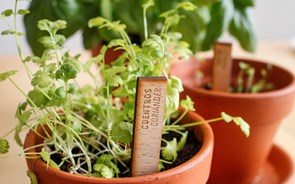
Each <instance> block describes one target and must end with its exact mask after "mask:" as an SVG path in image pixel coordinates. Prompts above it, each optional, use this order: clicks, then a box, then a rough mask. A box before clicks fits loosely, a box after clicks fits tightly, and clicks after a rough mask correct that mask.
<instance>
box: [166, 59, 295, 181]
mask: <svg viewBox="0 0 295 184" xmlns="http://www.w3.org/2000/svg"><path fill="white" fill-rule="evenodd" d="M269 65H270V64H269V63H266V62H265V61H257V60H254V59H242V58H233V65H232V73H231V85H232V86H233V87H236V86H240V87H238V88H237V89H236V90H234V91H235V92H230V90H229V91H228V92H223V91H215V90H210V89H208V86H207V84H208V82H212V72H213V69H212V68H213V59H211V58H208V59H204V60H202V59H201V60H199V59H196V58H192V59H190V60H189V61H188V62H182V63H178V64H176V65H175V66H173V68H172V70H171V74H173V75H176V76H178V77H179V78H180V79H181V80H182V81H183V85H184V92H183V93H182V95H184V96H185V95H189V96H190V97H191V98H192V100H193V101H194V102H196V103H197V104H196V108H198V112H199V113H200V114H202V116H204V118H210V117H214V116H215V115H216V114H218V112H219V111H221V110H225V111H226V112H228V113H230V114H239V115H241V116H242V117H243V118H244V119H245V120H246V121H247V122H249V125H250V126H251V137H250V138H249V139H247V140H246V139H244V137H241V136H240V135H237V134H236V135H235V133H234V132H235V131H236V130H235V127H232V126H231V125H228V126H223V125H220V124H219V123H216V124H211V127H212V129H213V132H214V136H215V138H216V139H215V145H214V152H213V159H212V170H211V173H210V178H209V180H208V183H216V182H217V181H218V182H220V183H250V182H253V181H254V180H259V177H261V176H260V174H261V173H263V172H264V169H265V168H264V167H265V163H266V161H267V158H268V155H269V154H270V152H271V151H272V148H273V138H274V135H275V133H276V131H277V129H278V127H279V125H280V122H281V120H282V119H283V118H284V117H285V116H286V115H287V114H288V113H289V112H290V111H291V109H292V106H293V102H294V94H295V83H294V82H295V81H294V75H293V74H292V73H291V72H289V71H288V70H286V69H284V68H281V67H279V66H276V65H271V67H269ZM241 66H242V67H241ZM268 68H269V69H268ZM241 69H243V70H241ZM246 70H248V71H246ZM197 71H201V73H202V74H201V75H200V74H198V75H199V76H202V78H200V77H197ZM260 71H262V72H260ZM243 73H250V74H251V77H250V78H252V79H251V80H249V78H248V77H246V76H243V75H242V74H243ZM247 81H249V82H247ZM250 81H252V82H250ZM251 83H252V84H253V86H252V87H251V85H249V87H247V86H248V84H251ZM235 84H238V85H235ZM241 84H242V85H241ZM206 86H207V87H206ZM245 88H247V89H245ZM257 89H260V90H258V91H257ZM229 132H230V133H229ZM262 178H263V177H262ZM281 182H284V181H281Z"/></svg>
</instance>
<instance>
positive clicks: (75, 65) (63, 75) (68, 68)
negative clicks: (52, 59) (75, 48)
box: [56, 61, 82, 81]
mask: <svg viewBox="0 0 295 184" xmlns="http://www.w3.org/2000/svg"><path fill="white" fill-rule="evenodd" d="M81 70H82V65H81V63H80V62H78V61H70V62H66V63H64V64H63V65H62V66H61V68H60V69H59V70H58V71H56V78H57V79H63V80H65V81H68V80H70V79H75V78H76V77H77V75H78V73H79V72H80V71H81Z"/></svg>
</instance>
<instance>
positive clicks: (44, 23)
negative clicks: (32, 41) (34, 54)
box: [38, 19, 67, 35]
mask: <svg viewBox="0 0 295 184" xmlns="http://www.w3.org/2000/svg"><path fill="white" fill-rule="evenodd" d="M66 26H67V22H66V21H64V20H56V21H50V20H47V19H42V20H40V21H38V28H39V29H40V30H42V31H47V32H48V33H53V34H54V35H55V33H56V32H57V31H58V30H60V29H65V28H66Z"/></svg>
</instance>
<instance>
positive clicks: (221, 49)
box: [212, 42, 232, 92]
mask: <svg viewBox="0 0 295 184" xmlns="http://www.w3.org/2000/svg"><path fill="white" fill-rule="evenodd" d="M231 70H232V58H231V44H230V43H220V42H217V43H215V44H214V58H213V71H212V90H216V91H224V92H228V89H229V86H230V82H231Z"/></svg>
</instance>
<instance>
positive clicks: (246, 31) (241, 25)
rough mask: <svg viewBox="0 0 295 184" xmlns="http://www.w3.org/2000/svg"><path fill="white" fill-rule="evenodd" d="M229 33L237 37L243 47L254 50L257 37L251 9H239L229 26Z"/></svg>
mask: <svg viewBox="0 0 295 184" xmlns="http://www.w3.org/2000/svg"><path fill="white" fill-rule="evenodd" d="M229 33H230V34H231V35H233V36H234V37H235V38H237V39H238V40H239V42H240V45H241V46H242V48H243V49H245V50H247V51H250V52H254V51H255V50H256V44H257V37H256V32H255V30H254V24H253V17H252V14H251V13H250V9H248V8H245V9H237V10H235V12H234V17H233V19H232V21H231V23H230V26H229Z"/></svg>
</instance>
